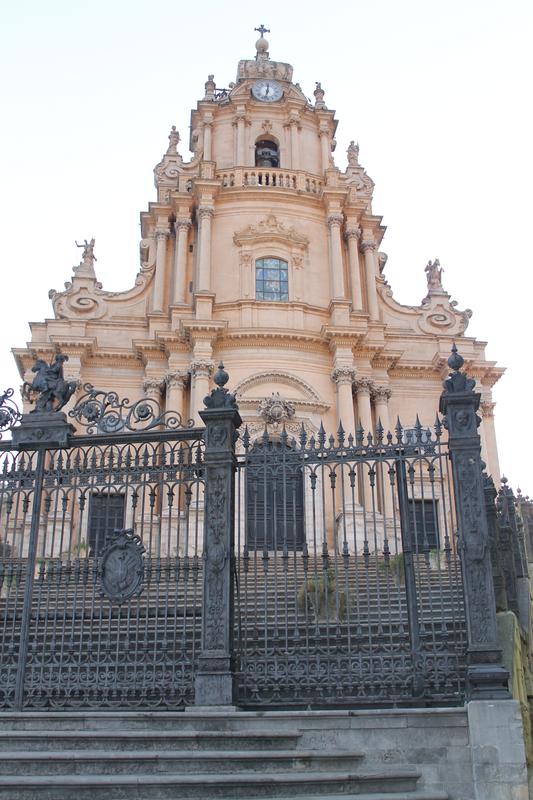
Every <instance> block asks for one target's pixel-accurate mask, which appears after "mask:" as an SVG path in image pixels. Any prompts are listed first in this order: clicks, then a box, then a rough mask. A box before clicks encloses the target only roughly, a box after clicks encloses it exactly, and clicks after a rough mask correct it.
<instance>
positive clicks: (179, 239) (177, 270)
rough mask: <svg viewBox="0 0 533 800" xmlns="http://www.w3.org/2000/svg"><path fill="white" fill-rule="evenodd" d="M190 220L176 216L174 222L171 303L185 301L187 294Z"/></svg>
mask: <svg viewBox="0 0 533 800" xmlns="http://www.w3.org/2000/svg"><path fill="white" fill-rule="evenodd" d="M190 227H191V220H190V219H188V218H187V217H178V219H177V220H176V222H175V223H174V230H175V231H176V252H175V257H174V296H173V303H174V304H175V305H181V304H183V303H185V297H186V296H187V294H186V293H187V243H188V239H189V228H190Z"/></svg>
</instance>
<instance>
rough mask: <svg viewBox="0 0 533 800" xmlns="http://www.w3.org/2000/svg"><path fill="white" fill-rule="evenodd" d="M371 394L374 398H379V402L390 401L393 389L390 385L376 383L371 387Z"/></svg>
mask: <svg viewBox="0 0 533 800" xmlns="http://www.w3.org/2000/svg"><path fill="white" fill-rule="evenodd" d="M371 394H372V398H373V399H374V400H377V402H381V403H388V402H389V400H390V398H391V395H392V391H391V390H390V389H389V387H388V386H380V385H374V386H372V387H371Z"/></svg>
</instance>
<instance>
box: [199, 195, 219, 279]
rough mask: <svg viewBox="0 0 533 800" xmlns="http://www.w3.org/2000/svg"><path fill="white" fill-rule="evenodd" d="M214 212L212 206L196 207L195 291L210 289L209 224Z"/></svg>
mask: <svg viewBox="0 0 533 800" xmlns="http://www.w3.org/2000/svg"><path fill="white" fill-rule="evenodd" d="M214 213H215V212H214V209H213V208H212V206H200V207H199V208H198V220H199V222H198V224H199V229H200V230H199V237H198V238H199V240H200V252H199V255H198V277H197V286H196V291H197V292H210V291H211V224H212V220H213V216H214Z"/></svg>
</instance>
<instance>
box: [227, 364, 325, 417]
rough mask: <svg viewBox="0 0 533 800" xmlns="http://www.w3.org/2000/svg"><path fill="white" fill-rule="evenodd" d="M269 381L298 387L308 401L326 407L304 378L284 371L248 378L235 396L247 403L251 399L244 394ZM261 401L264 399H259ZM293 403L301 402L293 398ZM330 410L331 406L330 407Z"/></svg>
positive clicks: (238, 386)
mask: <svg viewBox="0 0 533 800" xmlns="http://www.w3.org/2000/svg"><path fill="white" fill-rule="evenodd" d="M269 381H276V382H277V383H282V384H284V385H286V386H293V387H297V388H298V389H299V390H300V391H301V392H303V394H304V395H306V396H307V399H308V400H309V401H311V402H312V403H314V404H318V405H325V404H324V402H323V401H322V400H321V398H320V397H319V395H318V393H317V392H316V391H315V389H313V387H312V386H311V385H310V384H309V383H307V382H306V381H304V380H303V379H302V378H299V377H298V376H296V375H293V374H292V373H290V372H286V371H284V370H275V371H270V372H259V373H256V374H255V375H250V376H249V377H248V378H244V379H243V380H242V381H240V382H239V383H238V384H237V386H236V387H235V389H234V394H235V396H236V397H237V399H238V400H239V401H240V400H241V399H242V401H243V402H247V401H248V400H249V399H250V398H246V400H245V399H244V398H243V397H242V395H243V393H244V392H246V391H248V390H249V389H253V388H256V387H257V386H262V385H263V384H267V385H268V383H269ZM259 399H260V400H261V399H263V398H259ZM288 399H289V400H290V402H291V403H298V402H299V400H297V399H294V398H293V397H291V398H288ZM328 408H329V406H328Z"/></svg>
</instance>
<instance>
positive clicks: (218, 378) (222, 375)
mask: <svg viewBox="0 0 533 800" xmlns="http://www.w3.org/2000/svg"><path fill="white" fill-rule="evenodd" d="M213 380H214V381H215V383H216V385H217V386H219V387H220V388H221V389H222V387H223V386H225V385H226V384H227V382H228V381H229V375H228V373H227V372H226V370H225V369H224V364H223V362H222V361H221V362H220V364H219V365H218V369H217V371H216V372H215V377H214V378H213Z"/></svg>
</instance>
